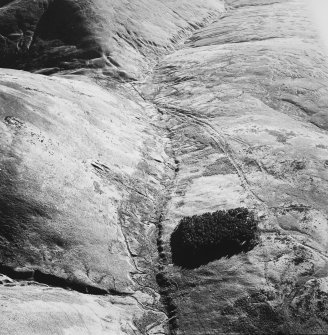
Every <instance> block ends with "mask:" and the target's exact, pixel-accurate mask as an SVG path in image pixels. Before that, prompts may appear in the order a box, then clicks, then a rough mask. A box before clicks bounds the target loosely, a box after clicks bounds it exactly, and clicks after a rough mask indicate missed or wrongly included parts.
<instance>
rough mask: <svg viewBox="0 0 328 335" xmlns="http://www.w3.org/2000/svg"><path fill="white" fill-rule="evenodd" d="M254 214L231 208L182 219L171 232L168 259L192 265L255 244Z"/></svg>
mask: <svg viewBox="0 0 328 335" xmlns="http://www.w3.org/2000/svg"><path fill="white" fill-rule="evenodd" d="M257 238H258V229H257V222H256V220H255V218H254V214H253V213H252V212H250V211H249V210H248V209H247V208H235V209H230V210H227V211H223V210H222V211H216V212H214V213H205V214H202V215H194V216H192V217H185V218H183V219H182V220H181V221H180V223H179V225H178V227H177V228H176V229H175V231H174V232H173V233H172V235H171V251H172V261H173V263H174V264H175V265H178V266H182V267H185V268H196V267H198V266H200V265H203V264H207V263H208V262H211V261H213V260H216V259H219V258H221V257H226V256H227V257H230V256H232V255H235V254H238V253H241V252H247V251H249V250H251V249H253V248H254V246H255V245H256V243H257Z"/></svg>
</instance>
